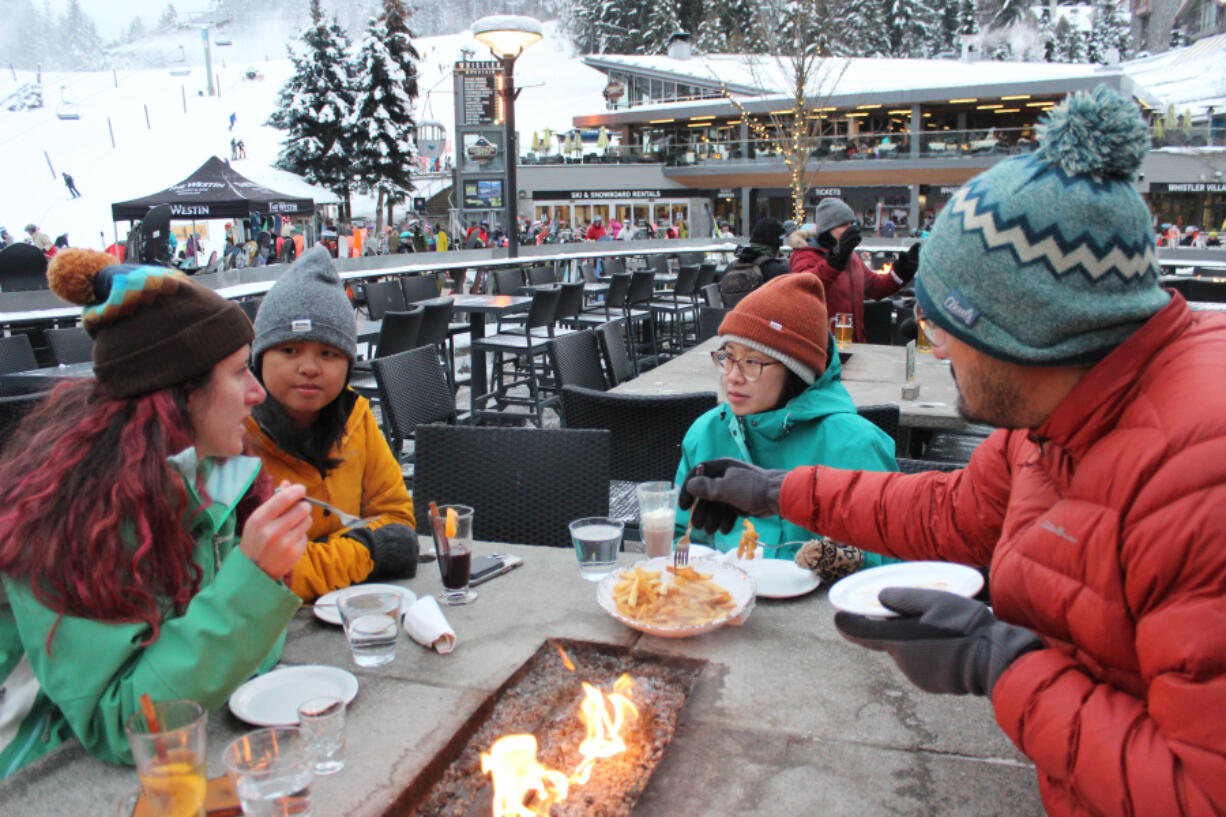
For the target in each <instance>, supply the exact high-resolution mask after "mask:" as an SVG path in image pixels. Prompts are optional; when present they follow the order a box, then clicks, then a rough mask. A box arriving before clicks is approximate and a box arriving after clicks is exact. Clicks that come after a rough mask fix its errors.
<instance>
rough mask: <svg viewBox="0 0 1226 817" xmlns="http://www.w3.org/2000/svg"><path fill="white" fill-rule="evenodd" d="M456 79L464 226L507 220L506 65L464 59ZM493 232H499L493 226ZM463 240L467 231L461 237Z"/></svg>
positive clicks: (457, 176) (458, 173)
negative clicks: (502, 92) (504, 127)
mask: <svg viewBox="0 0 1226 817" xmlns="http://www.w3.org/2000/svg"><path fill="white" fill-rule="evenodd" d="M452 75H453V78H454V81H455V129H456V134H455V140H456V141H455V144H456V148H457V150H456V158H457V161H456V167H455V190H456V202H457V204H458V205H459V206H458V210H459V213H458V215H459V218H460V221H461V222H463V223H462V224H456V225H453V227H454V228H455V229H460V228H462V227H467V225H469V224H473V223H476V222H479V221H483V220H484V221H488V222H489V223H490V225H491V228H492V226H493V225H494V224H501V216H502V213H503V210H504V209H505V204H506V200H505V198H504V197H505V196H506V195H508V190H509V185H508V183H507V158H506V157H507V151H506V144H505V141H506V137H505V134H504V133H503V122H504V118H505V115H506V112H505V111H504V110H503V107H504V101H503V98H502V94H501V91H502V83H503V74H502V65H501V64H500V63H499V62H497V61H496V60H461V61H459V62H457V63H456V64H455V67H454V70H453V74H452ZM490 232H491V233H492V232H493V230H492V229H491V231H490ZM458 239H459V240H461V241H462V240H463V233H460V235H459V236H458Z"/></svg>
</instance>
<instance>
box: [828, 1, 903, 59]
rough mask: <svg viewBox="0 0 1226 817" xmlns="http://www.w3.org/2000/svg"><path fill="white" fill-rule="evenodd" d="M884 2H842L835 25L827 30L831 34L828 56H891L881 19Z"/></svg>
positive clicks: (883, 11) (883, 12)
mask: <svg viewBox="0 0 1226 817" xmlns="http://www.w3.org/2000/svg"><path fill="white" fill-rule="evenodd" d="M884 14H885V8H884V2H883V0H841V2H840V4H839V7H838V9H837V17H838V20H839V23H838V25H836V26H828V27H826V28H827V29H828V31H829V35H830V54H831V55H833V56H836V57H879V56H894V55H892V54H891V53H890V45H889V40H888V39H887V38H886V36H885V29H884V28H883V27H882V25H881V20H882V19H883V15H884Z"/></svg>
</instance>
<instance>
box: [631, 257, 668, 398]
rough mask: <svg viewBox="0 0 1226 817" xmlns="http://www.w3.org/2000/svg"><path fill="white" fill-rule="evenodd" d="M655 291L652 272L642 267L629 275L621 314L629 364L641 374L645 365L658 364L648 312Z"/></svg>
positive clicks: (658, 357)
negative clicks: (642, 314)
mask: <svg viewBox="0 0 1226 817" xmlns="http://www.w3.org/2000/svg"><path fill="white" fill-rule="evenodd" d="M652 257H653V258H656V257H660V258H662V257H663V256H652ZM655 291H656V282H655V274H654V273H652V272H650V271H646V270H645V271H643V272H634V273H631V274H630V289H629V291H627V292H626V302H625V304H624V305H623V306H622V314H623V316H624V317H625V318H627V319H628V321H629V323H628V329H629V337H630V340H631V343H630V363H631V365H633V366H634V371H635V373H636V374H639V373H642V371H643V369H644V365H645V364H650V366H657V365H659V363H660V347H659V345H658V343H657V341H656V324H655V320H654V319H653V316H652V311H651V300H652V298H653V297H655ZM636 311H642V312H645V313H646V314H645V317H643V318H642V319H639V318H637V317H636V315H635V312H636ZM640 332H642V333H644V334H645V335H646V337H645V338H644V339H642V340H640V339H639V333H640ZM649 353H650V354H649Z"/></svg>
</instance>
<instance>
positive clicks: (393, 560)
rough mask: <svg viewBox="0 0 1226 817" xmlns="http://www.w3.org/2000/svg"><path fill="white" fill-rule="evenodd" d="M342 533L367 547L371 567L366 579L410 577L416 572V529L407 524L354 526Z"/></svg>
mask: <svg viewBox="0 0 1226 817" xmlns="http://www.w3.org/2000/svg"><path fill="white" fill-rule="evenodd" d="M345 535H346V536H348V537H349V538H350V539H356V540H357V541H359V542H361V543H362V544H363V545H365V546H366V549H367V550H369V551H370V558H371V561H373V562H374V563H375V567H374V570H372V571H370V576H368V577H367V578H368V579H371V580H374V579H411V578H413V577H414V576H416V575H417V553H418V544H417V533H416V532H415V531H414V530H413V529H412V528H410V527H409V526H408V525H396V524H392V525H384V526H383V527H381V528H376V529H375V530H370V529H368V528H358V529H357V530H351V531H348V532H347V533H346V534H345Z"/></svg>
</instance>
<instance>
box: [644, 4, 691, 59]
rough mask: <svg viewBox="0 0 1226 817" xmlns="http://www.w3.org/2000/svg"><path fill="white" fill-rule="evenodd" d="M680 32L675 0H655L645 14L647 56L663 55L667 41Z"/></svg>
mask: <svg viewBox="0 0 1226 817" xmlns="http://www.w3.org/2000/svg"><path fill="white" fill-rule="evenodd" d="M681 30H682V26H681V15H680V13H678V11H677V3H676V0H657V2H655V3H652V5H651V10H650V11H649V12H648V14H647V31H646V32H645V34H646V43H645V45H644V49H645V50H646V51H647V53H649V54H663V53H665V52H666V51H667V50H668V40H669V38H670V37H672V36H673V35H674V34H676V33H677V32H678V31H681Z"/></svg>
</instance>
